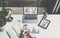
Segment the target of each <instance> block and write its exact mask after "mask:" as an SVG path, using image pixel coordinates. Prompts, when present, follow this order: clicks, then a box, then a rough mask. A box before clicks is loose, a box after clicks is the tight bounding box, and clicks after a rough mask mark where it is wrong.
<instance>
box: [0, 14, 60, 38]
mask: <svg viewBox="0 0 60 38" xmlns="http://www.w3.org/2000/svg"><path fill="white" fill-rule="evenodd" d="M42 16H43V15H38V23H39V22H40V20H41V19H42ZM12 17H13V18H14V19H13V21H12V22H7V24H6V25H5V26H4V27H3V28H4V30H9V28H11V27H12V26H13V25H20V27H22V25H24V23H22V15H19V14H18V15H17V14H14V15H12ZM46 19H48V20H50V21H51V23H50V25H49V26H48V28H47V29H46V30H45V29H43V28H41V27H38V23H37V24H36V23H35V24H33V23H32V24H30V23H26V24H28V25H29V26H28V27H29V28H32V27H35V28H38V29H39V34H37V35H36V37H37V38H60V15H48V17H47V18H46ZM2 35H4V33H3V34H2ZM2 35H1V33H0V38H1V36H2Z"/></svg>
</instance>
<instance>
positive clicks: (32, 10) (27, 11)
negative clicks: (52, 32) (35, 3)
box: [24, 7, 37, 14]
mask: <svg viewBox="0 0 60 38" xmlns="http://www.w3.org/2000/svg"><path fill="white" fill-rule="evenodd" d="M24 14H37V7H24Z"/></svg>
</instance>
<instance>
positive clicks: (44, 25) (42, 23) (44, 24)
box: [38, 18, 51, 29]
mask: <svg viewBox="0 0 60 38" xmlns="http://www.w3.org/2000/svg"><path fill="white" fill-rule="evenodd" d="M50 22H51V21H50V20H47V19H44V18H43V19H42V20H41V21H40V22H39V24H38V26H40V27H41V28H44V29H47V27H48V26H49V24H50Z"/></svg>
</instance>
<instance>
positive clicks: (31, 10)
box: [23, 7, 37, 22]
mask: <svg viewBox="0 0 60 38" xmlns="http://www.w3.org/2000/svg"><path fill="white" fill-rule="evenodd" d="M23 11H24V12H23V22H36V21H37V7H24V9H23Z"/></svg>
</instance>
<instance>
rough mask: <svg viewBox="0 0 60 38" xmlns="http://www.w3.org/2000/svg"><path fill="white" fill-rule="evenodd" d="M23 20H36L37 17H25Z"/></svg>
mask: <svg viewBox="0 0 60 38" xmlns="http://www.w3.org/2000/svg"><path fill="white" fill-rule="evenodd" d="M25 19H26V20H35V19H37V16H36V15H29V16H25Z"/></svg>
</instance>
